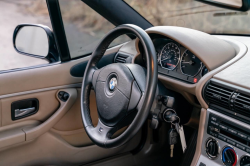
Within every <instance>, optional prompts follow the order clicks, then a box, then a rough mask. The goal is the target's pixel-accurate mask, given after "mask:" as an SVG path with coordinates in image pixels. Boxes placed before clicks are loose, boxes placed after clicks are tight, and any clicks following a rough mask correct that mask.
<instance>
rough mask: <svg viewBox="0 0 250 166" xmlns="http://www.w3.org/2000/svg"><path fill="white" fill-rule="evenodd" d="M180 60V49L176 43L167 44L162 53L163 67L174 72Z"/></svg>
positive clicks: (161, 62)
mask: <svg viewBox="0 0 250 166" xmlns="http://www.w3.org/2000/svg"><path fill="white" fill-rule="evenodd" d="M179 60H180V48H179V47H178V46H177V45H176V44H175V43H168V44H166V45H165V46H164V47H163V49H162V50H161V53H160V64H161V67H163V68H166V69H168V70H174V69H175V68H176V66H177V65H178V63H179Z"/></svg>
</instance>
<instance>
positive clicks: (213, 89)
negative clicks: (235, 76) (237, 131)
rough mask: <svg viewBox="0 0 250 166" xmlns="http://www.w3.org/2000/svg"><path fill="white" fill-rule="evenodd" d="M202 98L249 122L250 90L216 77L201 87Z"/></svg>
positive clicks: (219, 109) (223, 111) (215, 106)
mask: <svg viewBox="0 0 250 166" xmlns="http://www.w3.org/2000/svg"><path fill="white" fill-rule="evenodd" d="M203 98H204V99H205V100H206V102H207V103H208V105H209V108H212V109H214V110H216V111H220V112H222V113H224V114H226V115H229V116H232V117H234V118H236V119H239V120H242V121H244V122H246V123H248V124H250V91H249V90H248V89H244V88H241V87H237V86H235V85H231V84H228V83H225V82H222V81H218V80H216V79H211V80H210V81H209V82H208V83H207V84H206V86H205V87H204V89H203Z"/></svg>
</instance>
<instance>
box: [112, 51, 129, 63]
mask: <svg viewBox="0 0 250 166" xmlns="http://www.w3.org/2000/svg"><path fill="white" fill-rule="evenodd" d="M114 62H115V63H131V62H132V58H131V56H130V55H128V54H125V53H121V52H118V53H117V54H116V56H115V59H114Z"/></svg>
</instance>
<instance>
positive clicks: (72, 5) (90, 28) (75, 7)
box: [59, 0, 130, 58]
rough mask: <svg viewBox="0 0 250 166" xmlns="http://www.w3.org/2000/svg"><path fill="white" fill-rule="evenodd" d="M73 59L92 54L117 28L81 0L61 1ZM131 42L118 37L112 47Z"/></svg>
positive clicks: (123, 37)
mask: <svg viewBox="0 0 250 166" xmlns="http://www.w3.org/2000/svg"><path fill="white" fill-rule="evenodd" d="M59 3H60V9H61V13H62V18H63V23H64V29H65V33H66V37H67V42H68V45H69V50H70V55H71V58H75V57H78V56H83V55H86V54H89V53H91V52H92V51H93V50H94V49H95V47H96V46H97V44H98V43H99V41H100V39H101V38H102V37H104V36H105V34H106V33H107V32H109V31H110V30H111V29H113V28H114V27H115V26H114V25H113V24H111V23H110V22H109V21H107V20H106V19H105V18H103V17H102V16H101V15H99V14H98V13H97V12H96V11H94V10H93V9H91V8H90V7H89V6H88V5H86V4H85V3H83V2H82V1H80V0H70V1H69V0H59ZM128 40H130V39H129V37H127V36H126V35H123V36H120V37H118V38H117V39H116V40H114V41H113V42H112V44H111V46H114V45H117V44H121V43H123V42H126V41H128Z"/></svg>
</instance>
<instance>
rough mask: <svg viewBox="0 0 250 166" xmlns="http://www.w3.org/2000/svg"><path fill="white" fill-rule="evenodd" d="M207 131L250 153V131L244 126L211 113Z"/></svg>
mask: <svg viewBox="0 0 250 166" xmlns="http://www.w3.org/2000/svg"><path fill="white" fill-rule="evenodd" d="M207 133H208V134H209V135H211V136H213V137H215V138H218V139H220V140H222V141H224V142H227V143H228V144H230V145H232V146H235V147H237V148H239V149H241V150H243V151H245V152H247V153H250V131H249V130H248V129H246V128H243V127H242V126H239V125H237V124H234V123H232V122H230V121H227V120H226V119H223V118H221V117H218V116H216V115H214V114H211V113H210V115H209V120H208V125H207Z"/></svg>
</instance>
